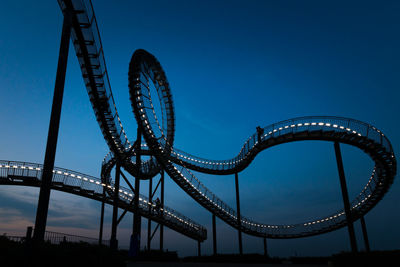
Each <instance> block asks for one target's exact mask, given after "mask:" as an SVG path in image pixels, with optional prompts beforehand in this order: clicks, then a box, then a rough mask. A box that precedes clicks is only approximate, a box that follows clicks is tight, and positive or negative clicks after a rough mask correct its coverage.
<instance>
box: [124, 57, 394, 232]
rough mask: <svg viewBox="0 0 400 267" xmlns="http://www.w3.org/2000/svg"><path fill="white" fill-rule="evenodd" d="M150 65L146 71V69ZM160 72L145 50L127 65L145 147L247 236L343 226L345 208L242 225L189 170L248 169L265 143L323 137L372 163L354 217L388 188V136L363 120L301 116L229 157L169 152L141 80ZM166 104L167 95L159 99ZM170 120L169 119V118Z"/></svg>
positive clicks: (243, 221)
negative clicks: (298, 219) (302, 217)
mask: <svg viewBox="0 0 400 267" xmlns="http://www.w3.org/2000/svg"><path fill="white" fill-rule="evenodd" d="M149 69H150V70H149ZM161 72H162V73H163V70H162V68H161V66H160V65H159V63H158V61H157V60H156V59H155V57H154V56H152V55H151V54H149V53H148V52H146V51H144V50H137V51H136V52H135V53H134V55H133V56H132V60H131V63H130V67H129V87H130V95H131V101H132V108H133V111H134V114H135V118H136V120H137V122H138V124H139V127H141V129H142V131H143V135H144V138H145V140H146V142H147V144H148V146H149V149H150V150H151V151H152V152H153V153H154V156H155V157H156V158H157V160H158V161H159V163H160V164H161V165H162V166H163V167H164V169H165V170H166V171H167V173H168V175H169V176H170V177H171V178H172V179H173V180H174V181H175V182H176V183H177V184H178V185H179V186H180V187H181V188H182V189H183V190H184V191H185V192H186V193H188V194H189V195H190V196H192V197H193V198H194V199H195V200H196V201H197V202H199V203H200V204H201V205H202V206H203V207H205V208H206V209H208V210H209V211H211V212H212V213H214V214H216V215H217V216H218V217H219V218H221V219H222V220H224V221H225V222H226V223H228V224H230V225H232V226H233V227H236V228H239V227H241V229H242V231H243V232H245V233H248V234H251V235H256V236H264V237H269V238H296V237H304V236H311V235H316V234H321V233H324V232H329V231H332V230H335V229H338V228H340V227H343V226H345V225H346V218H345V216H344V211H339V212H337V213H334V214H330V215H328V216H324V217H321V218H319V219H316V220H314V221H311V222H303V223H296V224H287V225H268V224H262V223H257V222H254V221H251V220H249V219H247V218H245V217H242V218H241V226H239V225H238V219H237V217H236V213H235V211H234V210H233V209H232V208H230V207H229V206H228V205H226V204H225V203H224V202H223V201H222V200H220V199H219V198H218V197H217V196H216V195H214V194H213V193H212V192H211V191H210V190H208V189H207V188H206V187H205V186H204V185H203V184H202V183H201V182H200V181H199V180H198V179H196V177H195V176H194V175H193V174H192V173H191V172H190V171H189V170H188V169H194V170H197V171H202V172H206V173H213V174H229V173H234V172H238V171H240V170H242V169H244V168H245V167H247V166H248V165H249V164H250V163H251V161H252V160H253V159H254V158H255V156H256V155H257V154H258V153H259V152H260V151H262V150H265V149H267V148H269V147H272V146H275V145H278V144H282V143H288V142H294V141H303V140H322V141H333V142H340V143H345V144H349V145H352V146H355V147H358V148H360V149H361V150H363V151H364V152H365V153H367V154H368V155H369V156H370V157H371V158H372V159H373V161H374V162H375V168H374V170H373V172H372V175H371V177H370V179H369V180H368V182H367V184H366V186H365V187H364V189H363V190H362V191H361V192H360V194H359V196H358V197H357V198H356V199H355V200H353V202H352V206H351V207H352V213H353V216H354V219H358V218H359V217H360V216H362V215H364V214H365V213H367V212H368V211H369V210H370V209H371V208H372V207H374V206H375V205H376V204H377V202H378V201H379V200H380V199H381V198H382V197H383V195H384V194H385V193H386V192H387V190H388V189H389V187H390V185H391V184H392V182H393V179H394V176H395V174H396V159H395V157H394V152H393V149H392V146H391V144H390V142H389V140H388V139H387V138H386V136H385V135H384V134H383V133H382V132H381V131H379V130H378V129H376V128H375V127H373V126H370V125H368V124H366V123H363V122H360V121H357V120H353V119H347V118H338V117H302V118H296V119H292V120H288V121H283V122H279V123H276V124H273V125H271V126H267V127H265V128H263V129H261V131H259V132H258V133H257V134H254V135H252V136H251V137H250V138H249V139H248V140H247V141H246V143H245V144H244V146H243V147H242V149H241V151H240V153H239V155H238V156H237V157H235V158H233V159H231V160H228V161H212V160H207V159H200V158H197V157H194V156H190V155H188V154H184V153H182V152H177V150H174V151H172V152H171V149H170V148H171V146H170V145H169V144H168V140H167V139H166V138H165V137H164V136H163V135H160V133H156V131H155V130H154V123H152V122H151V121H152V116H153V114H154V108H153V107H152V106H149V105H147V104H146V98H145V97H144V94H145V91H146V88H143V82H142V81H143V80H145V79H147V82H149V80H148V79H150V80H151V81H152V82H153V83H154V84H157V83H158V81H157V79H156V78H155V77H156V75H154V77H153V76H151V75H148V73H161ZM164 101H165V102H168V99H164ZM168 119H169V120H173V119H174V118H172V117H170V118H168Z"/></svg>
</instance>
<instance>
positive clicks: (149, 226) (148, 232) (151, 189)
mask: <svg viewBox="0 0 400 267" xmlns="http://www.w3.org/2000/svg"><path fill="white" fill-rule="evenodd" d="M152 194H153V179H152V178H150V179H149V202H150V203H152V202H153V201H152V197H151V195H152ZM149 209H150V210H151V209H152V206H149ZM150 245H151V219H150V217H149V218H148V219H147V250H148V251H150Z"/></svg>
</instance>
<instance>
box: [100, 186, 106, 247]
mask: <svg viewBox="0 0 400 267" xmlns="http://www.w3.org/2000/svg"><path fill="white" fill-rule="evenodd" d="M105 197H106V190H105V188H104V187H103V199H102V201H101V211H100V230H99V245H101V244H102V243H103V226H104V206H105V202H104V200H105Z"/></svg>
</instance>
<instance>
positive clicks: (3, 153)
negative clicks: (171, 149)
mask: <svg viewBox="0 0 400 267" xmlns="http://www.w3.org/2000/svg"><path fill="white" fill-rule="evenodd" d="M93 5H94V9H95V12H96V15H97V20H98V23H99V29H100V34H101V37H102V42H103V46H104V50H105V56H106V62H107V67H108V71H109V76H110V81H111V86H112V89H113V93H114V97H115V100H116V103H117V106H118V110H119V112H120V114H121V118H122V121H123V124H124V127H125V128H126V130H127V133H128V136H129V137H130V138H131V139H132V140H133V139H135V134H136V122H135V120H134V117H133V114H132V111H131V106H130V102H129V93H128V87H127V85H128V75H127V73H128V64H129V61H130V58H131V56H132V53H133V52H134V51H135V50H136V49H139V48H143V49H146V50H147V51H149V52H150V53H152V54H154V55H155V56H156V57H157V58H158V60H159V61H160V63H161V65H162V66H163V68H164V70H165V72H166V74H167V77H168V80H169V82H170V85H171V88H172V93H173V98H174V104H175V110H176V126H177V127H176V138H175V140H176V143H175V146H176V147H177V148H180V149H183V150H185V151H187V152H189V153H191V154H195V155H198V156H201V157H206V158H207V157H208V158H212V159H226V158H230V157H233V156H234V155H236V154H237V153H238V151H239V150H240V148H241V146H242V144H243V143H244V141H245V140H246V139H247V137H248V136H250V135H251V134H253V133H254V132H255V128H256V126H258V125H261V126H267V125H269V124H272V123H274V122H278V121H281V120H285V119H290V118H293V117H299V116H307V115H332V116H344V117H350V118H355V119H358V120H361V121H364V122H367V123H370V124H372V125H375V126H376V127H377V128H378V129H381V130H382V131H383V132H384V133H385V134H386V135H387V136H388V138H389V139H390V140H391V142H392V145H393V148H394V151H395V153H397V154H396V155H398V152H399V151H400V125H399V123H398V114H399V112H400V108H399V100H400V92H399V88H400V80H399V73H400V64H399V62H400V52H399V47H400V34H399V33H400V32H399V29H400V17H399V14H400V3H399V1H222V0H219V1H204V0H202V1H194V0H191V1H176V0H173V1H161V0H160V1H119V2H118V3H117V4H116V3H115V2H112V3H111V2H110V1H94V3H93ZM61 26H62V14H61V11H60V8H59V6H58V4H57V1H55V0H43V1H40V3H38V2H37V1H11V0H5V1H2V7H1V9H0V36H1V38H0V92H1V97H0V116H1V117H0V118H1V121H2V131H1V132H0V137H1V138H0V147H1V149H0V158H1V159H7V160H18V161H29V162H37V163H42V162H43V158H44V151H45V142H46V138H47V130H48V122H49V117H50V108H51V101H52V95H53V88H54V80H55V73H56V65H57V58H58V49H59V40H60V35H61ZM107 152H108V148H107V146H106V143H105V141H104V139H103V137H102V134H101V132H100V128H99V127H98V125H97V122H96V120H95V116H94V113H93V110H92V109H91V104H90V102H89V98H88V96H87V93H86V89H85V87H84V83H83V79H82V77H81V72H80V69H79V65H78V61H77V58H76V56H75V53H74V51H72V50H71V53H70V57H69V62H68V71H67V78H66V86H65V94H64V103H63V110H62V118H61V125H60V135H59V142H58V150H57V156H56V166H59V167H64V168H68V169H72V170H76V171H80V172H83V173H87V174H90V175H93V176H99V173H100V166H101V160H102V159H103V157H104V155H105V154H106V153H107ZM342 153H343V160H344V166H345V172H346V177H347V184H348V187H349V195H350V198H351V199H353V198H354V197H355V196H356V195H357V194H358V193H359V192H360V190H361V189H362V188H363V186H364V185H365V183H366V182H367V181H368V178H369V176H370V173H371V171H372V168H373V162H372V160H371V159H369V158H368V156H366V155H364V154H363V153H362V152H361V151H360V150H358V149H356V148H352V147H349V146H346V145H342ZM198 177H199V178H200V179H201V180H202V181H203V182H204V184H205V185H206V186H207V187H209V188H210V189H211V190H212V191H213V192H214V193H216V194H217V195H218V196H220V197H221V198H222V199H223V200H224V201H226V202H227V203H228V204H229V205H231V206H232V207H235V194H234V176H233V175H230V176H212V175H204V174H198ZM239 183H240V193H241V196H240V197H241V209H242V214H243V215H245V216H247V217H249V218H253V219H254V220H257V221H260V222H264V223H271V224H273V223H276V224H279V223H282V224H284V223H298V222H303V221H305V220H310V219H312V218H315V217H318V216H323V215H328V214H330V213H333V212H335V211H336V210H339V209H341V208H342V207H343V204H342V202H341V199H342V196H341V193H340V185H339V179H338V173H337V169H336V162H335V157H334V150H333V144H332V143H329V142H310V141H308V142H298V143H292V144H285V145H281V146H278V147H273V148H271V149H269V150H267V151H264V152H262V153H261V154H260V155H259V156H258V157H257V158H256V159H255V160H254V162H253V163H252V164H251V165H250V166H249V168H248V169H246V170H245V171H243V172H242V173H240V174H239ZM147 184H148V183H147V182H143V183H142V190H141V192H142V193H145V192H146V193H147V188H146V186H147ZM37 197H38V189H36V188H28V187H18V188H17V187H12V186H2V187H0V203H1V204H0V233H3V232H5V233H9V234H21V235H22V234H24V233H25V230H26V227H27V226H28V225H33V224H34V220H35V214H36V204H37ZM165 202H166V204H167V205H168V206H170V207H171V208H173V209H175V210H177V211H179V212H181V213H183V214H184V215H186V216H188V217H190V218H192V219H193V220H195V221H197V222H199V223H201V224H203V225H205V226H206V227H207V229H208V231H209V235H208V236H209V238H208V240H207V241H206V242H205V243H204V245H203V248H202V251H203V252H204V253H206V254H211V253H212V238H211V230H212V229H211V214H210V213H209V212H208V211H206V210H205V209H203V208H202V207H201V206H200V205H199V204H197V203H196V202H195V201H194V200H193V199H191V198H190V197H189V196H187V195H185V193H183V191H182V190H181V189H179V188H178V186H177V185H176V184H175V183H174V182H173V181H172V180H171V179H167V181H166V200H165ZM399 202H400V187H399V182H398V180H397V178H396V179H395V181H394V184H393V186H392V187H391V189H390V191H389V192H388V193H387V195H386V196H385V197H384V198H383V200H382V201H381V202H380V203H379V204H378V205H377V206H376V207H375V208H374V209H373V210H372V211H371V212H370V213H368V214H367V215H366V216H365V219H366V222H367V228H368V232H369V240H370V245H371V248H372V249H376V250H383V249H400V243H399V238H400V230H399V229H398V225H400V215H399V212H398V211H399V209H398V203H399ZM99 216H100V203H98V202H95V201H93V200H87V199H84V198H81V197H78V196H74V195H69V194H66V193H62V192H56V191H52V195H51V203H50V211H49V217H48V229H50V230H56V231H60V232H65V233H71V234H73V233H75V234H81V235H86V236H92V237H97V235H98V225H99ZM146 223H147V222H146V220H143V223H142V230H143V233H142V246H144V245H145V242H146V234H145V229H147V226H146ZM131 225H132V215H127V216H126V217H125V218H124V220H123V221H122V223H121V225H120V228H119V230H118V231H119V232H118V237H119V239H120V245H121V246H122V247H126V246H127V244H128V238H129V235H130V229H131ZM355 227H356V235H357V240H358V244H359V248H363V240H362V235H361V229H360V225H359V222H356V223H355ZM110 228H111V207H107V209H106V225H105V236H106V237H107V238H108V237H109V235H110ZM217 236H218V251H219V252H220V253H236V252H237V251H238V244H237V243H238V242H237V232H236V231H235V230H234V229H232V228H231V227H230V226H228V225H226V224H225V223H224V222H222V221H221V220H219V219H217ZM243 238H244V239H243V246H244V252H245V253H255V252H257V253H262V249H263V245H262V244H263V243H262V239H261V238H255V237H250V236H247V235H244V237H243ZM155 240H156V241H155V243H153V244H154V248H156V247H158V236H156V237H155ZM164 247H165V248H167V249H169V250H177V251H178V253H179V255H180V256H187V255H195V254H196V252H197V244H196V242H195V241H193V240H191V239H189V238H187V237H184V236H182V235H181V234H178V233H175V232H173V231H171V230H166V233H165V246H164ZM268 249H269V253H270V254H271V255H272V256H293V255H301V256H319V255H331V254H332V253H337V252H340V251H343V250H349V249H350V243H349V239H348V233H347V229H345V228H344V229H340V230H338V231H335V232H332V233H328V234H324V235H320V236H316V237H310V238H303V239H295V240H268Z"/></svg>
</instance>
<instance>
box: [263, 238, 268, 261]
mask: <svg viewBox="0 0 400 267" xmlns="http://www.w3.org/2000/svg"><path fill="white" fill-rule="evenodd" d="M263 239H264V256H265V257H268V250H267V238H266V237H264V238H263Z"/></svg>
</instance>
